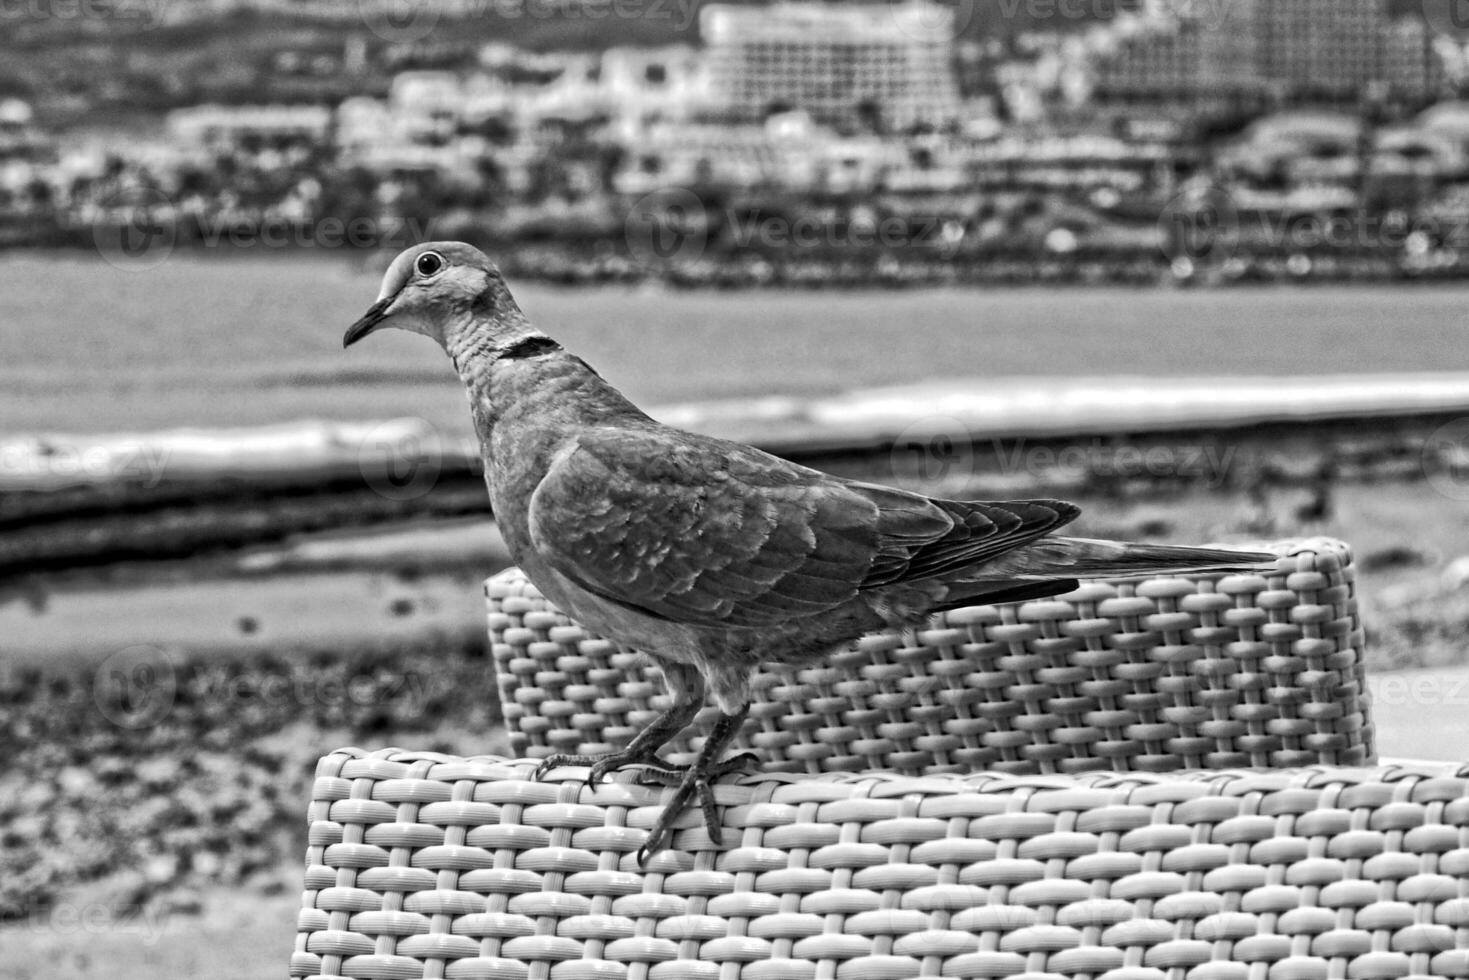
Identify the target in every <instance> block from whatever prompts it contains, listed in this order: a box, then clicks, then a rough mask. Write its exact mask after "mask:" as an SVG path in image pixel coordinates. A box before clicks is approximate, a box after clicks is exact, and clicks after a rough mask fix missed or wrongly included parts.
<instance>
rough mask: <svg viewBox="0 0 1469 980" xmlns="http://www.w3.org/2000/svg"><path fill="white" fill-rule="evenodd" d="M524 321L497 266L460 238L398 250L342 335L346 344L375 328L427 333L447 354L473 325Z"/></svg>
mask: <svg viewBox="0 0 1469 980" xmlns="http://www.w3.org/2000/svg"><path fill="white" fill-rule="evenodd" d="M520 323H523V317H521V314H520V310H519V308H518V307H516V305H515V301H514V300H513V299H511V297H510V290H509V289H507V288H506V286H505V280H504V279H502V278H501V277H500V270H499V269H497V268H495V264H494V263H493V262H491V261H490V260H489V258H488V257H487V256H486V255H485V254H484V253H483V252H481V251H480V250H479V249H477V248H475V247H474V246H473V245H466V244H464V243H463V242H427V243H425V244H423V245H415V246H413V247H412V248H410V249H407V250H406V251H404V252H402V253H400V254H399V255H398V257H397V258H396V259H394V260H393V264H392V265H390V266H388V271H387V272H386V273H384V274H383V285H382V289H381V290H379V291H378V294H377V302H376V303H374V304H372V307H371V308H370V309H369V310H368V311H367V312H366V313H365V314H363V316H362V319H360V320H358V321H357V322H356V323H354V324H352V326H350V327H348V328H347V335H346V336H345V337H343V338H342V346H343V347H351V346H352V345H353V344H355V343H357V341H359V340H361V339H362V338H363V337H366V336H367V335H368V334H370V333H372V332H374V331H375V330H377V329H378V328H380V327H398V328H399V329H401V330H411V331H412V332H414V333H421V334H423V335H424V336H426V337H432V338H433V339H434V340H436V341H438V342H439V346H441V347H443V348H444V349H445V350H447V351H450V352H451V353H452V352H453V351H454V350H455V349H456V347H457V346H458V343H457V342H458V341H460V340H461V339H462V335H463V334H464V333H465V332H466V331H468V330H470V329H471V327H472V326H477V328H479V329H485V328H486V327H488V329H489V330H490V331H492V332H494V331H495V330H496V329H497V328H499V329H501V330H504V331H507V332H508V331H510V330H512V329H513V328H514V327H515V326H517V325H518V324H520Z"/></svg>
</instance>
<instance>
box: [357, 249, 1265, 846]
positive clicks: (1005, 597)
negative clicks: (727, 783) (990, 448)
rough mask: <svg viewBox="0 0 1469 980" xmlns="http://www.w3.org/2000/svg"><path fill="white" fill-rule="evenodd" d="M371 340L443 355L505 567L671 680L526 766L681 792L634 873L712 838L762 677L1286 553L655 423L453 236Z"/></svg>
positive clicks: (414, 275) (382, 296)
mask: <svg viewBox="0 0 1469 980" xmlns="http://www.w3.org/2000/svg"><path fill="white" fill-rule="evenodd" d="M384 327H397V328H400V329H404V330H409V331H412V332H415V333H420V334H424V335H426V336H428V337H430V338H432V339H433V340H435V341H436V342H437V343H438V344H439V345H440V346H441V347H442V348H443V349H444V351H445V352H446V353H448V355H449V357H450V358H451V360H452V361H453V363H454V367H455V369H456V370H457V371H458V373H459V377H460V380H461V381H462V382H463V384H464V387H465V390H466V392H467V394H468V397H469V410H470V414H471V416H472V417H473V421H474V428H475V433H476V435H477V437H478V440H479V446H480V451H481V453H482V455H483V457H484V464H485V480H486V483H487V485H488V488H489V495H490V503H491V506H492V508H493V511H494V514H495V520H496V523H497V524H498V526H499V528H500V530H501V532H502V534H503V535H504V538H505V542H506V545H507V546H508V548H509V551H510V554H511V556H512V558H513V560H514V561H515V562H516V563H517V564H518V565H519V566H520V568H521V569H522V570H523V571H524V572H525V574H526V576H527V577H528V578H529V579H530V580H531V582H533V583H534V584H535V586H536V587H537V588H538V589H539V590H540V591H541V592H542V593H543V594H544V595H545V596H546V598H548V599H549V600H550V601H552V602H554V603H555V604H556V605H557V606H559V607H560V608H561V609H562V610H563V611H564V612H565V613H567V614H568V615H569V616H571V617H572V618H573V619H575V620H576V621H577V622H579V623H580V624H581V625H582V626H583V627H585V628H587V629H588V630H591V631H593V632H595V633H598V634H601V635H602V636H605V637H607V638H609V639H611V640H612V641H613V642H615V643H618V644H620V645H622V646H625V647H631V648H635V649H638V650H641V651H642V652H643V653H645V654H646V655H647V656H648V657H650V658H651V659H652V660H653V662H654V663H656V664H657V665H658V666H659V668H660V669H661V671H662V674H663V678H664V682H665V685H666V687H667V690H668V693H669V695H670V696H671V700H672V706H671V707H670V708H669V709H668V710H667V711H666V712H665V713H663V714H662V715H661V716H660V717H659V718H657V719H656V720H654V721H653V722H652V723H651V724H649V726H648V727H647V728H646V729H645V730H643V731H642V732H640V733H639V734H638V735H637V736H636V737H635V738H634V739H632V741H631V742H630V743H629V744H628V745H627V746H626V747H625V748H623V749H621V750H619V751H616V752H612V753H609V754H606V755H601V756H580V755H555V756H551V757H550V758H547V759H545V760H543V762H542V764H541V766H540V768H539V769H538V770H537V771H536V778H543V777H544V776H545V775H546V774H547V773H549V772H550V771H551V770H552V769H554V768H556V767H561V766H572V765H575V766H588V767H590V773H589V775H588V783H589V784H590V785H595V784H596V783H598V782H600V781H602V780H603V779H604V778H605V777H607V776H608V775H609V774H611V773H612V772H614V771H615V770H618V769H621V768H623V767H629V766H641V767H644V768H643V770H642V778H644V779H647V780H650V781H653V782H659V783H664V784H666V785H669V786H672V787H674V792H673V794H672V796H671V798H670V799H669V801H668V802H667V804H666V805H665V807H664V809H663V810H662V813H661V815H660V817H659V818H658V820H657V821H656V823H655V824H654V826H653V828H652V830H651V831H650V833H649V835H648V838H647V841H646V843H645V844H644V845H643V846H642V848H641V849H640V850H639V852H638V854H637V860H638V862H639V865H640V866H645V864H646V861H647V859H648V857H649V855H651V854H652V853H654V852H656V851H658V850H661V849H662V848H663V847H664V846H666V845H667V844H668V843H670V842H671V840H672V837H673V830H674V826H675V823H676V822H677V821H678V820H679V818H680V816H681V815H682V814H683V813H684V812H686V811H688V810H690V809H692V808H693V806H694V805H695V804H697V805H698V806H699V808H700V809H701V810H702V811H703V816H704V821H705V824H706V829H707V832H708V835H709V837H710V839H711V840H712V841H713V842H714V844H715V846H721V845H722V834H721V829H720V821H719V819H718V814H717V811H716V809H715V804H714V792H713V786H714V784H715V782H716V781H717V780H718V779H720V778H721V777H723V776H726V775H728V774H730V773H733V772H736V771H739V770H742V769H746V768H748V767H750V766H751V765H753V764H755V763H756V761H757V760H755V759H754V758H753V757H752V756H751V755H749V754H745V755H742V756H738V757H735V758H731V759H725V758H724V755H725V752H726V749H727V748H728V746H729V743H730V741H731V740H732V739H733V738H734V736H735V735H736V734H737V733H738V732H739V730H740V727H741V725H742V724H743V722H744V720H745V718H746V715H747V714H748V712H749V710H750V700H751V681H752V678H753V676H754V674H755V672H756V670H757V668H758V667H760V666H761V665H763V664H767V663H771V664H779V665H789V666H799V665H804V664H812V663H817V662H820V661H822V660H823V659H824V658H826V657H828V656H829V655H830V654H831V653H832V652H833V651H835V650H837V649H839V648H840V647H842V646H843V645H844V644H847V643H849V642H850V641H852V640H854V639H856V638H857V637H859V636H861V635H863V634H865V633H868V632H872V631H875V630H880V629H884V628H904V627H913V626H917V625H920V624H922V623H924V622H925V621H926V620H927V618H928V617H929V616H930V615H931V614H933V613H936V612H941V611H944V610H948V609H953V608H956V607H960V606H969V605H976V604H985V603H1004V602H1022V601H1026V600H1033V599H1041V598H1045V597H1048V596H1055V595H1060V594H1063V593H1066V592H1070V591H1072V590H1073V589H1075V588H1076V587H1077V585H1078V583H1079V580H1081V579H1084V578H1093V577H1101V576H1109V577H1111V576H1146V575H1152V574H1161V573H1181V572H1235V571H1247V570H1252V569H1255V568H1257V567H1258V566H1261V565H1265V564H1273V563H1275V562H1276V561H1277V560H1278V558H1277V556H1275V555H1271V554H1265V553H1257V552H1245V551H1231V550H1224V549H1204V548H1187V547H1174V546H1162V545H1147V544H1129V543H1122V542H1113V541H1098V540H1088V539H1083V538H1070V537H1060V536H1057V535H1055V534H1054V532H1056V531H1057V530H1058V529H1060V528H1062V527H1064V526H1065V525H1066V524H1068V523H1070V522H1071V521H1073V520H1075V519H1076V517H1077V515H1078V514H1079V513H1080V509H1079V508H1078V507H1077V506H1075V505H1074V504H1070V503H1066V502H1065V501H1060V500H1011V501H959V500H944V499H938V498H932V497H928V496H924V495H922V494H919V493H913V492H909V491H906V490H901V489H896V488H892V487H887V486H880V485H878V484H874V483H864V482H859V481H856V480H849V479H842V478H839V477H836V476H832V475H829V474H826V473H822V472H820V471H818V470H814V469H809V468H807V467H804V466H799V465H797V464H795V463H792V462H790V461H788V460H785V459H781V458H780V457H777V456H773V455H770V454H769V453H765V452H762V451H761V450H759V449H756V448H754V447H752V446H747V445H743V444H741V443H736V442H730V441H726V440H722V439H716V438H711V437H709V436H705V435H698V434H695V433H691V432H685V431H681V430H679V429H675V428H672V427H670V426H667V425H663V424H661V423H659V422H657V421H655V420H654V419H652V418H651V417H649V416H648V415H647V414H645V413H644V412H642V411H641V410H640V409H638V407H637V406H636V405H634V404H633V403H632V402H630V401H629V400H628V399H627V398H626V397H624V396H623V395H622V394H621V393H620V392H619V391H618V390H617V389H616V388H614V387H613V386H612V385H611V384H609V383H608V382H607V381H605V380H603V378H602V377H601V376H600V375H599V374H598V373H597V372H596V371H595V370H593V368H592V367H590V366H589V365H588V364H587V363H586V362H585V361H583V360H582V359H581V358H579V357H577V356H576V355H575V354H572V353H571V352H569V351H567V350H565V349H564V348H563V347H562V346H561V345H560V344H558V343H557V342H556V341H555V340H553V339H551V338H550V337H548V336H547V335H546V334H544V333H542V332H541V331H540V330H538V329H537V328H536V327H535V325H534V324H532V323H531V322H530V320H529V319H527V317H526V316H525V315H524V314H523V313H522V312H521V311H520V308H519V307H518V306H517V305H516V303H515V300H514V299H513V298H512V297H511V295H510V290H509V289H508V288H507V286H506V284H505V280H504V279H503V278H502V277H501V275H500V272H499V270H498V269H497V268H496V266H495V265H494V264H493V263H492V262H491V261H490V260H489V259H488V258H487V257H486V256H485V255H484V254H483V253H482V252H480V251H479V250H478V249H476V248H474V247H473V246H470V245H466V244H463V243H460V242H430V243H427V244H422V245H418V246H415V247H413V248H409V249H408V250H407V251H405V252H403V253H402V254H400V255H399V256H398V257H397V258H396V259H395V260H394V261H393V262H392V264H391V265H390V266H389V267H388V269H387V272H386V273H385V274H384V276H383V283H382V289H381V291H380V292H379V294H378V298H377V302H375V303H374V304H373V305H372V307H371V308H370V309H369V310H368V311H367V313H366V314H365V315H364V316H363V317H362V318H361V319H359V320H358V321H357V322H356V323H354V324H353V325H352V326H351V327H350V328H349V329H348V330H347V333H346V336H345V337H344V340H343V343H344V346H350V345H352V344H354V343H356V342H357V341H359V340H361V339H362V338H364V337H366V336H367V335H369V334H371V333H372V332H374V331H376V330H379V329H382V328H384ZM706 696H712V698H713V700H714V703H715V704H716V705H717V707H718V709H719V713H718V717H717V720H716V721H715V722H714V723H713V725H712V726H711V728H710V730H709V731H708V734H707V738H706V739H705V741H704V743H703V745H702V747H701V749H700V751H699V753H698V755H697V757H696V759H695V761H694V763H693V764H692V765H689V766H684V767H680V766H675V765H672V764H670V763H668V762H666V761H664V760H662V759H661V758H660V757H659V755H658V750H659V749H660V748H661V747H663V746H664V745H665V744H666V743H667V742H668V741H669V740H670V739H672V738H673V737H674V736H675V735H677V734H678V733H679V732H680V731H682V730H683V729H684V728H685V727H686V726H688V725H689V724H690V723H691V722H692V721H693V720H694V716H695V715H696V714H697V713H698V712H699V710H700V708H701V707H702V706H703V704H704V701H705V698H706Z"/></svg>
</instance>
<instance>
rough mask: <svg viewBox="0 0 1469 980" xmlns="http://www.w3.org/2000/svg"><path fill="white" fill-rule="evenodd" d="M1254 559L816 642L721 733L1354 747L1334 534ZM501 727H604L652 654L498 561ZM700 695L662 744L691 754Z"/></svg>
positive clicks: (900, 767) (1026, 753)
mask: <svg viewBox="0 0 1469 980" xmlns="http://www.w3.org/2000/svg"><path fill="white" fill-rule="evenodd" d="M1264 547H1265V548H1267V549H1268V550H1274V551H1277V552H1279V553H1280V554H1281V555H1282V556H1283V559H1282V561H1281V563H1280V565H1279V566H1278V568H1277V569H1276V570H1274V571H1272V572H1270V573H1269V574H1252V575H1232V576H1228V577H1224V578H1219V577H1213V578H1210V577H1197V578H1187V577H1173V578H1159V579H1150V580H1146V581H1133V582H1116V583H1109V582H1091V583H1087V584H1085V585H1083V586H1082V588H1081V589H1079V590H1078V591H1076V592H1073V593H1071V594H1070V595H1068V596H1066V597H1064V598H1059V599H1052V600H1046V601H1042V602H1028V603H1025V604H1023V605H1007V606H979V607H974V608H969V609H961V610H956V611H954V612H950V613H946V614H944V615H941V616H938V617H936V618H935V619H934V621H933V622H932V624H931V626H930V627H929V628H928V629H923V630H918V631H916V633H906V634H905V633H900V632H886V633H878V634H874V635H871V636H868V637H865V638H863V639H862V640H860V641H859V642H857V643H855V644H853V645H852V646H851V647H849V648H848V649H846V650H843V651H841V652H839V653H836V654H834V655H833V656H832V657H831V659H830V661H829V662H827V663H825V664H822V665H819V666H816V667H810V668H805V669H799V670H793V669H786V670H781V669H774V668H771V669H768V670H767V671H765V672H763V673H762V674H761V675H760V676H759V677H758V679H757V681H756V684H755V689H756V692H757V698H758V701H757V703H756V704H755V705H754V708H753V709H752V711H751V717H750V719H749V721H748V723H747V724H746V726H745V728H744V730H743V732H742V733H741V735H740V737H739V740H738V742H737V743H736V748H738V749H754V750H756V751H757V752H758V753H759V754H760V755H761V757H762V758H763V759H764V760H766V765H765V766H764V767H763V770H764V771H766V772H810V773H817V772H840V771H846V772H861V771H870V770H892V771H895V772H900V773H907V774H910V775H917V774H923V773H939V772H975V771H980V770H989V771H995V772H1004V773H1011V774H1016V775H1023V774H1032V773H1034V774H1044V773H1075V772H1086V771H1093V770H1116V771H1155V772H1158V771H1169V770H1176V769H1188V768H1198V769H1224V768H1236V767H1285V766H1303V765H1313V764H1337V765H1361V764H1366V763H1370V762H1371V761H1373V759H1374V754H1373V745H1372V729H1371V725H1370V723H1369V720H1368V707H1367V697H1368V695H1367V687H1366V683H1365V678H1364V673H1363V665H1362V652H1363V635H1362V629H1361V624H1360V621H1359V618H1358V615H1357V604H1356V593H1355V589H1354V584H1353V579H1354V576H1353V567H1352V557H1351V551H1350V549H1349V548H1348V547H1347V546H1346V545H1345V544H1343V543H1341V542H1339V541H1333V540H1330V539H1324V538H1318V539H1313V540H1309V541H1298V542H1286V543H1280V544H1275V545H1266V546H1264ZM486 594H487V596H488V602H489V627H490V637H491V641H492V645H493V651H494V659H495V664H496V668H497V670H498V673H499V684H500V695H501V701H502V704H503V706H504V711H505V719H506V723H507V725H508V727H509V730H510V739H511V746H512V748H513V749H514V751H515V752H516V753H517V754H519V755H524V756H528V757H531V758H543V757H545V756H547V755H549V754H551V753H553V752H573V753H596V752H605V751H610V750H612V749H615V748H619V747H621V746H623V745H625V744H626V743H627V742H628V741H629V740H630V739H631V738H632V737H633V736H634V735H635V734H636V733H637V732H638V731H639V730H641V729H642V727H643V726H644V725H646V724H647V723H648V722H649V721H650V720H651V719H652V718H653V717H654V716H655V714H656V713H657V712H658V711H660V710H661V709H662V708H663V707H664V706H665V705H666V704H667V701H666V699H665V697H664V695H663V688H662V683H661V680H660V678H659V675H658V671H657V669H656V668H654V667H652V666H651V665H650V664H649V663H648V662H647V660H646V658H644V657H642V656H641V655H639V654H637V653H636V652H634V651H628V650H620V649H618V648H617V647H616V646H615V645H614V644H612V643H610V642H608V641H607V640H605V639H602V638H600V637H596V636H593V635H591V634H589V633H587V632H586V631H585V630H583V629H582V628H581V627H579V626H577V625H576V624H574V623H572V622H571V621H569V620H568V619H567V618H566V617H565V616H564V615H562V614H561V613H560V612H559V611H558V610H556V609H555V608H554V607H553V606H551V605H550V604H549V603H547V602H546V600H545V599H544V598H542V597H541V595H540V594H539V593H538V592H537V591H536V589H535V587H534V586H532V585H531V584H530V583H529V582H528V581H527V580H526V579H525V577H524V576H523V575H522V574H521V573H520V572H519V571H518V570H516V569H510V570H508V571H506V572H504V573H502V574H500V575H497V576H495V577H494V578H492V579H490V581H489V582H488V583H487V585H486ZM712 711H713V709H712V708H709V709H706V711H705V713H704V714H702V715H701V716H700V718H699V720H698V721H697V722H696V723H695V725H694V726H691V728H690V729H689V730H687V731H686V732H685V733H684V734H683V735H681V736H680V737H679V738H678V739H677V740H675V741H674V742H673V743H672V744H671V745H670V746H669V749H668V750H666V751H665V756H666V757H667V758H669V759H670V760H671V761H674V762H688V761H691V754H692V753H693V752H694V751H696V748H697V745H698V744H699V737H698V733H699V732H700V731H702V730H703V729H704V726H706V725H707V724H708V722H709V721H710V720H711V718H712Z"/></svg>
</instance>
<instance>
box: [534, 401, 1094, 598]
mask: <svg viewBox="0 0 1469 980" xmlns="http://www.w3.org/2000/svg"><path fill="white" fill-rule="evenodd" d="M1078 513H1079V511H1078V509H1077V508H1076V507H1075V506H1073V505H1071V504H1067V503H1062V502H1060V501H1049V500H1034V501H1010V502H967V503H966V502H959V501H948V500H933V499H930V498H928V497H925V496H922V495H921V494H916V493H909V492H907V491H903V490H897V489H894V488H891V487H882V486H876V485H872V484H864V483H854V482H851V481H846V480H841V479H838V478H836V477H831V476H827V475H825V474H822V473H818V472H816V471H814V470H809V469H806V468H805V467H801V466H797V465H795V464H793V463H789V462H787V461H785V460H782V459H779V458H778V457H774V456H770V455H768V454H766V453H763V452H760V451H759V450H757V449H753V448H751V447H748V446H741V445H738V444H734V443H727V442H723V441H721V440H715V439H707V438H705V437H701V436H693V435H689V434H687V433H681V432H676V431H674V430H669V429H662V428H654V427H649V428H646V429H644V428H638V429H628V428H605V429H589V430H587V431H585V432H583V433H582V434H581V435H579V436H578V437H577V440H576V442H575V444H574V445H573V446H571V447H569V448H568V449H567V450H565V451H563V452H562V453H561V454H559V455H558V456H557V458H556V459H555V460H554V461H553V463H552V464H551V466H550V467H549V468H548V471H547V473H546V475H545V477H544V478H543V479H542V480H541V482H540V484H539V486H538V487H537V489H536V490H535V492H534V493H533V494H532V497H531V504H530V515H529V516H530V521H529V523H530V532H531V540H532V543H533V544H534V546H535V547H536V549H537V552H538V554H539V555H540V556H541V557H542V558H543V559H544V560H545V561H547V562H548V563H549V564H550V565H551V566H552V567H553V568H555V569H556V570H557V571H558V572H560V573H561V574H562V575H565V576H566V577H567V578H569V579H571V580H572V581H573V582H576V583H577V584H578V585H580V586H581V587H583V588H585V589H587V590H588V591H590V592H592V593H594V594H596V595H599V596H602V597H603V598H606V599H610V600H612V601H614V602H618V603H621V604H623V605H625V606H629V607H632V608H635V609H638V610H641V611H643V612H644V613H646V614H648V615H651V616H655V617H659V618H663V619H668V620H673V621H678V622H686V623H692V624H699V625H707V626H723V627H768V626H773V625H776V624H779V623H783V622H790V621H792V620H798V619H803V618H808V617H815V616H821V615H823V614H826V613H829V612H831V611H833V610H836V609H839V608H840V607H842V606H843V605H844V604H847V603H850V602H852V601H853V600H855V599H857V598H858V597H859V596H860V595H861V594H862V592H864V591H867V590H882V589H886V588H889V587H894V586H902V585H908V584H911V583H918V582H928V583H931V582H935V581H937V582H946V581H947V580H950V579H953V580H954V581H955V583H956V584H961V585H968V586H971V588H970V589H963V588H960V589H958V590H956V594H957V592H963V591H972V587H973V586H974V584H975V583H977V582H979V581H981V580H983V573H982V572H981V571H979V570H978V569H976V568H975V566H977V565H982V564H983V563H984V562H986V561H989V560H992V559H993V558H995V557H997V556H999V555H1002V554H1004V553H1005V552H1007V551H1010V550H1012V549H1014V548H1017V547H1020V546H1022V545H1024V544H1027V543H1029V542H1032V541H1034V540H1035V539H1037V538H1039V537H1042V536H1044V535H1046V534H1049V533H1050V532H1051V531H1054V530H1055V529H1056V528H1058V527H1060V526H1062V525H1064V524H1066V523H1068V522H1070V521H1071V520H1073V519H1074V518H1075V517H1076V516H1077V514H1078ZM990 584H992V585H993V586H994V587H995V589H996V590H1002V589H1003V588H1004V587H1005V585H1006V583H1004V582H994V583H987V585H990ZM939 594H942V593H939Z"/></svg>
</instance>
